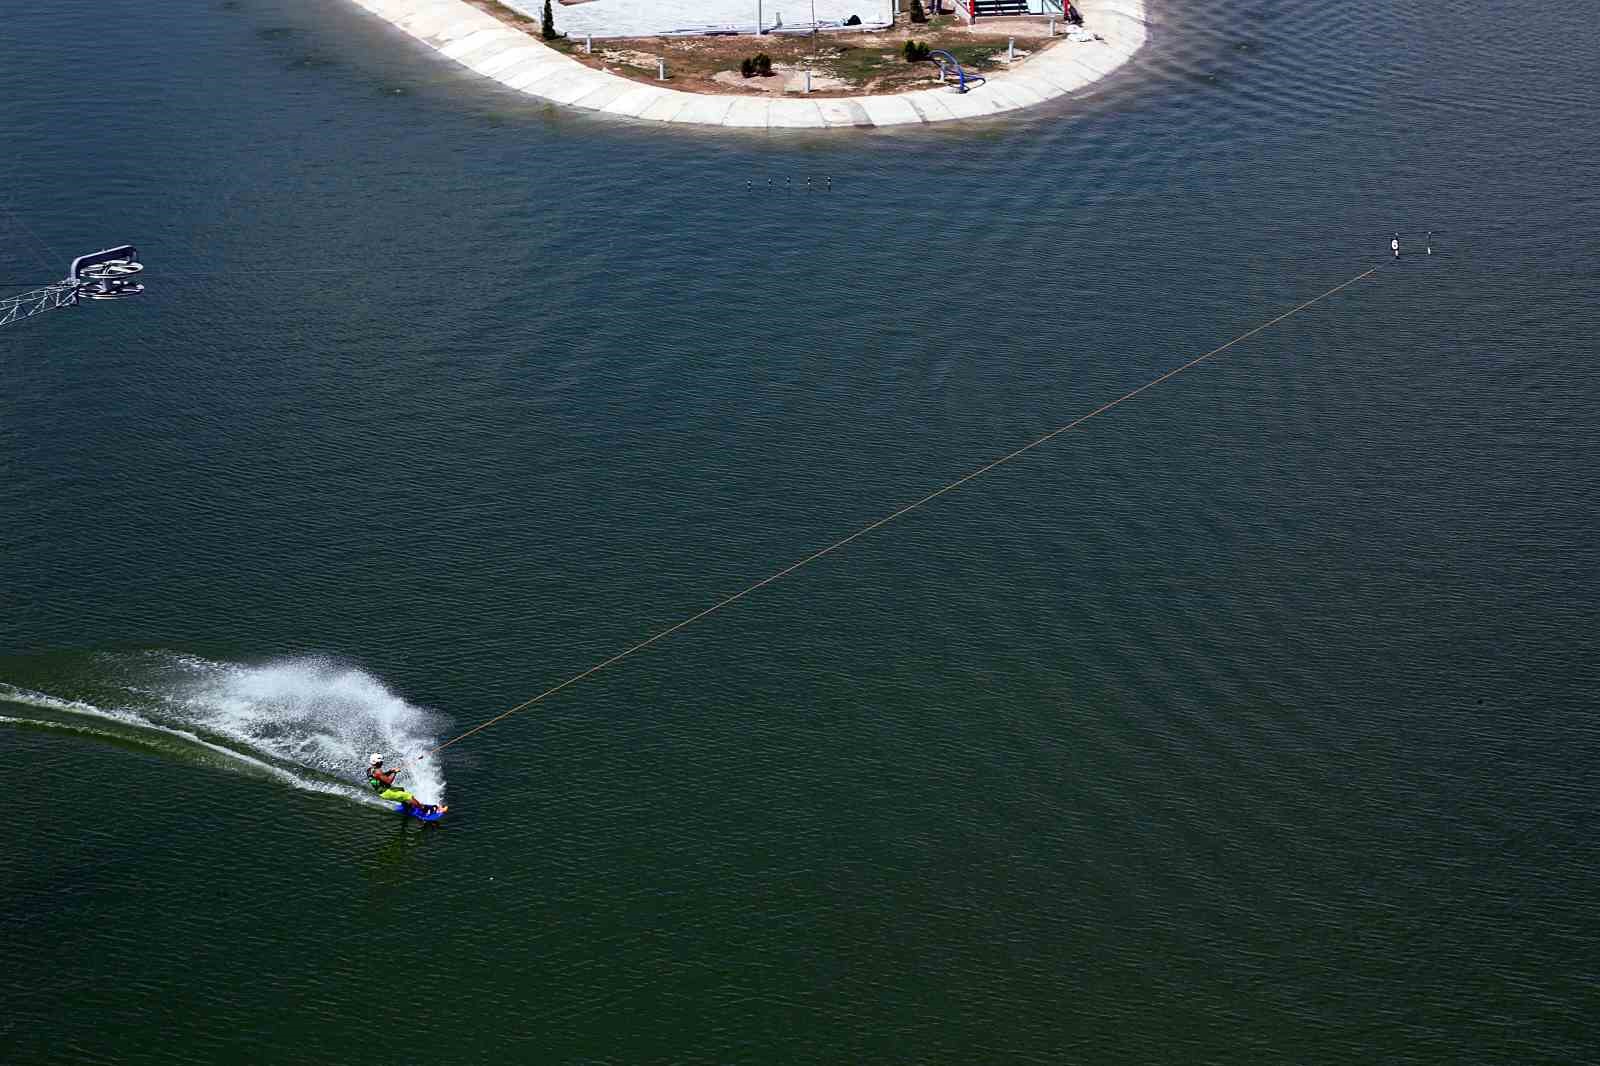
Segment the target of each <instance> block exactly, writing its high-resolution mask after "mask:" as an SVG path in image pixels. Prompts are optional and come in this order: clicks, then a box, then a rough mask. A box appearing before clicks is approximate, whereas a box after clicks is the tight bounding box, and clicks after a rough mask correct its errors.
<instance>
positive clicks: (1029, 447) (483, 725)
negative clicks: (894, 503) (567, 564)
mask: <svg viewBox="0 0 1600 1066" xmlns="http://www.w3.org/2000/svg"><path fill="white" fill-rule="evenodd" d="M1381 269H1382V267H1381V266H1375V267H1372V268H1371V269H1369V270H1364V271H1362V272H1361V273H1359V274H1357V275H1355V276H1354V277H1352V278H1350V279H1348V280H1346V281H1342V282H1340V283H1339V284H1337V285H1335V286H1334V287H1333V288H1331V289H1329V290H1327V291H1326V292H1324V293H1321V294H1320V295H1317V296H1313V297H1312V298H1311V299H1309V300H1307V301H1306V302H1305V303H1302V304H1299V305H1297V306H1295V307H1292V308H1290V309H1289V310H1287V311H1285V312H1283V313H1282V314H1280V315H1278V316H1277V317H1275V318H1270V319H1268V320H1267V321H1265V322H1263V323H1261V324H1260V325H1259V326H1256V327H1254V328H1253V329H1249V330H1246V331H1245V332H1244V333H1241V334H1239V335H1238V336H1237V337H1235V338H1233V339H1232V340H1230V341H1228V342H1227V343H1226V344H1221V345H1218V346H1217V347H1215V348H1213V349H1211V350H1210V351H1209V352H1206V353H1205V354H1203V355H1197V356H1195V357H1194V358H1193V359H1190V360H1189V361H1188V362H1186V363H1183V364H1180V365H1179V366H1176V367H1173V368H1172V369H1171V370H1168V371H1167V372H1166V373H1164V374H1162V375H1160V376H1159V377H1155V378H1151V379H1150V380H1149V381H1147V382H1145V383H1144V384H1143V385H1140V386H1139V387H1138V388H1135V389H1131V390H1129V391H1128V392H1125V393H1123V394H1122V395H1121V396H1118V397H1117V398H1116V399H1114V400H1110V401H1108V402H1106V403H1103V404H1101V405H1100V406H1099V407H1096V408H1095V409H1094V410H1092V411H1090V412H1089V413H1088V414H1084V415H1079V416H1078V417H1077V418H1075V419H1073V420H1072V421H1071V422H1068V423H1066V424H1065V425H1062V426H1058V427H1057V428H1055V429H1053V430H1051V431H1050V432H1049V433H1046V434H1045V435H1044V436H1042V437H1038V438H1035V439H1034V440H1032V441H1029V442H1028V443H1027V444H1024V445H1023V446H1022V447H1020V448H1018V449H1016V450H1015V451H1012V452H1008V453H1007V454H1005V455H1002V456H1001V457H1000V458H998V459H996V460H994V461H993V462H990V463H987V464H985V465H983V466H980V467H978V469H976V470H974V471H972V472H971V473H970V474H967V475H965V476H963V477H959V478H957V479H956V480H954V481H952V482H950V483H949V484H946V485H943V486H941V487H939V488H937V489H935V490H933V491H932V492H930V493H928V494H927V495H926V496H923V497H922V498H921V499H919V500H916V501H914V502H912V503H908V504H906V505H905V506H904V507H901V508H900V509H899V510H897V511H893V512H891V513H889V514H886V515H884V516H883V517H882V518H879V519H877V520H876V521H873V522H870V523H868V524H867V525H865V526H862V527H861V528H860V529H858V530H856V531H855V532H854V533H851V534H850V535H849V536H846V537H841V538H840V539H838V540H836V541H834V542H833V543H832V544H829V545H828V546H827V547H825V548H819V549H818V550H816V551H814V552H812V553H811V554H810V555H807V556H805V557H804V558H802V559H799V560H797V561H796V562H793V563H790V564H789V565H788V566H786V567H784V568H783V569H782V570H779V571H777V572H776V573H774V574H769V575H768V576H766V577H764V578H762V579H761V580H760V581H757V582H755V583H754V584H752V585H749V586H747V587H745V588H743V589H740V590H739V591H738V592H735V593H734V594H733V595H731V596H728V597H726V598H724V599H721V600H718V601H717V602H716V603H713V604H712V605H711V606H709V607H707V608H705V609H704V610H702V611H699V612H697V613H696V614H692V615H690V616H689V617H687V618H685V619H683V620H682V621H680V622H677V623H675V624H673V625H671V626H668V627H667V628H666V629H663V630H661V631H660V632H658V633H656V634H654V635H653V636H650V637H647V638H645V639H644V640H641V641H640V642H639V643H637V644H635V645H633V646H632V647H630V648H627V649H625V650H623V651H620V652H618V653H617V654H615V655H613V656H611V657H610V658H609V659H603V660H601V661H600V662H598V663H595V664H594V665H593V666H591V667H589V668H588V669H587V670H585V671H583V672H582V673H579V674H574V675H573V676H571V677H569V678H567V679H566V680H565V681H563V682H561V683H560V684H558V685H553V686H551V687H550V688H547V689H545V690H544V691H543V692H541V693H539V694H538V695H537V696H533V697H532V698H530V699H526V700H524V701H522V702H521V703H519V704H517V705H516V706H515V707H511V708H509V709H508V710H504V711H501V712H500V713H499V714H497V715H495V716H494V717H493V718H487V719H485V720H484V721H482V722H479V723H478V724H477V725H475V726H473V727H472V728H471V729H468V730H467V731H466V732H464V733H461V734H458V735H457V736H454V737H451V738H450V739H449V740H446V741H444V742H443V743H441V744H439V745H438V746H437V747H434V748H432V749H430V750H429V751H428V752H427V753H426V755H429V756H431V755H437V754H438V753H439V752H441V751H443V750H444V749H445V748H448V747H450V746H451V745H452V744H458V743H460V742H461V741H463V740H465V739H467V738H468V737H470V736H472V735H473V734H474V733H480V732H482V731H483V730H485V729H488V728H489V727H490V726H492V725H494V724H495V723H497V722H503V721H505V720H506V719H507V718H510V717H511V716H512V715H514V714H517V713H519V712H521V711H525V710H527V709H528V708H529V707H532V706H533V705H534V704H536V703H541V702H543V701H544V700H547V699H549V698H550V697H551V696H554V695H555V694H556V693H558V692H560V691H561V690H563V689H565V688H569V687H571V686H572V685H575V684H577V683H578V682H579V681H582V680H584V679H585V678H588V677H591V676H593V675H594V674H597V673H599V672H600V671H601V670H604V669H605V668H606V667H608V666H611V665H614V664H615V663H619V662H621V661H622V660H623V659H626V658H628V657H629V656H631V655H634V654H636V653H638V652H641V651H643V650H644V649H646V648H648V647H649V646H650V645H652V644H654V643H656V642H657V641H659V640H662V639H664V638H666V637H670V636H671V635H672V634H674V633H676V632H677V631H678V630H680V629H684V628H686V627H688V626H691V625H693V624H694V623H696V622H698V621H700V620H701V619H702V618H705V617H707V616H708V615H712V614H715V613H716V612H718V611H720V610H722V609H723V608H724V607H728V606H731V605H732V604H735V603H737V602H739V601H740V600H742V599H744V598H745V597H746V596H748V595H750V594H751V593H752V592H755V591H757V590H758V589H762V588H765V587H766V586H768V585H770V584H772V583H773V582H775V581H779V580H782V579H783V578H785V577H788V576H789V575H790V574H792V573H794V572H795V571H796V570H799V569H801V568H802V567H805V566H809V565H810V564H812V563H814V562H816V561H817V560H818V559H821V558H822V557H823V556H825V555H831V554H832V553H833V552H836V551H838V550H839V549H840V548H843V547H845V546H846V545H847V544H850V543H851V542H852V541H855V540H858V539H860V538H861V537H864V536H866V535H867V534H868V533H871V532H872V531H873V530H875V529H878V528H880V527H882V526H886V525H888V524H889V523H890V522H893V521H894V520H895V519H897V518H900V517H903V516H904V515H908V514H910V513H911V512H912V511H915V510H917V509H918V508H919V507H922V506H924V505H925V504H929V503H932V502H933V501H934V500H936V499H938V498H939V497H940V496H943V495H944V494H945V493H947V492H952V491H954V490H955V489H958V488H960V487H961V486H962V485H965V484H966V483H967V482H969V481H973V480H976V479H977V478H980V477H982V476H983V475H985V474H987V473H989V471H991V470H994V469H996V468H997V467H1001V466H1004V465H1006V464H1007V463H1009V462H1011V461H1012V460H1013V459H1017V458H1020V457H1021V456H1023V455H1026V454H1027V453H1028V452H1031V451H1033V449H1035V448H1037V447H1039V446H1040V445H1042V444H1047V443H1049V442H1050V441H1052V440H1054V439H1055V438H1057V437H1059V436H1061V434H1063V433H1066V432H1068V431H1070V430H1073V429H1076V428H1077V427H1079V426H1081V425H1083V424H1084V423H1085V422H1088V421H1089V420H1090V419H1093V418H1098V417H1099V416H1101V415H1103V414H1105V413H1106V412H1107V411H1110V410H1111V409H1112V408H1115V407H1118V406H1120V405H1122V404H1124V403H1127V402H1128V401H1129V400H1131V399H1133V398H1134V397H1135V396H1138V395H1139V394H1140V393H1142V392H1145V391H1147V390H1149V389H1153V388H1155V387H1156V386H1157V385H1160V384H1161V383H1162V382H1164V381H1167V380H1169V379H1171V378H1174V377H1177V376H1178V375H1179V374H1181V373H1183V372H1184V371H1185V370H1189V369H1191V368H1193V367H1196V366H1199V365H1200V364H1201V363H1203V362H1205V361H1206V360H1207V359H1210V358H1212V357H1213V356H1216V355H1221V354H1222V353H1223V352H1225V351H1227V350H1228V349H1229V348H1232V347H1234V346H1235V345H1237V344H1240V343H1242V342H1244V341H1246V340H1249V339H1250V338H1251V337H1254V336H1255V335H1256V334H1258V333H1261V332H1263V331H1265V330H1268V329H1271V328H1272V327H1273V326H1275V325H1277V324H1278V323H1279V322H1283V321H1285V320H1286V319H1289V318H1293V317H1294V316H1295V315H1297V314H1299V313H1300V312H1301V311H1304V310H1306V309H1307V308H1309V307H1313V306H1315V305H1316V304H1319V303H1321V302H1322V301H1323V300H1326V299H1327V298H1328V297H1330V296H1332V295H1333V294H1335V293H1337V292H1340V291H1341V290H1343V289H1348V288H1349V287H1350V286H1352V285H1354V284H1356V283H1357V282H1359V281H1364V280H1365V279H1367V278H1370V277H1372V276H1373V275H1374V274H1376V273H1378V271H1379V270H1381Z"/></svg>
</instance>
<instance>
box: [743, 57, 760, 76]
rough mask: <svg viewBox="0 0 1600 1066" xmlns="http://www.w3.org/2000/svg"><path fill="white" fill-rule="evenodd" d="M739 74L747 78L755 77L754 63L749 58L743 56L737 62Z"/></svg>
mask: <svg viewBox="0 0 1600 1066" xmlns="http://www.w3.org/2000/svg"><path fill="white" fill-rule="evenodd" d="M739 73H740V74H743V75H744V76H745V77H747V78H753V77H755V76H756V61H755V60H754V59H751V58H750V57H749V56H745V57H744V58H743V59H741V60H739Z"/></svg>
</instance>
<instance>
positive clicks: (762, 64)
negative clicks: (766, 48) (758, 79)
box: [755, 52, 772, 78]
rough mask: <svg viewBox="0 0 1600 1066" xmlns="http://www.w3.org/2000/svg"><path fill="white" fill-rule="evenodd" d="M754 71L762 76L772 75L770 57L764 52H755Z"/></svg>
mask: <svg viewBox="0 0 1600 1066" xmlns="http://www.w3.org/2000/svg"><path fill="white" fill-rule="evenodd" d="M755 63H756V73H757V74H759V75H761V76H762V77H763V78H770V77H772V57H771V56H769V55H767V53H765V52H757V53H756V60H755Z"/></svg>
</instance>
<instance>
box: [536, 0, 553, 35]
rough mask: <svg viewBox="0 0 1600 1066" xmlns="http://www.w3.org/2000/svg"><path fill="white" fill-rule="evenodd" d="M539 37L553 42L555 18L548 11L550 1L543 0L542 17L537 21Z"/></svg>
mask: <svg viewBox="0 0 1600 1066" xmlns="http://www.w3.org/2000/svg"><path fill="white" fill-rule="evenodd" d="M539 36H540V37H543V38H544V39H545V40H547V41H553V40H555V39H556V37H557V36H558V34H557V33H556V17H555V14H554V13H553V12H552V11H551V10H550V0H544V17H543V18H542V19H540V20H539Z"/></svg>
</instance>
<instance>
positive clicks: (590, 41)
mask: <svg viewBox="0 0 1600 1066" xmlns="http://www.w3.org/2000/svg"><path fill="white" fill-rule="evenodd" d="M583 54H584V55H586V56H590V55H594V34H592V33H591V34H588V35H587V36H585V37H584V39H583Z"/></svg>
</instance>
